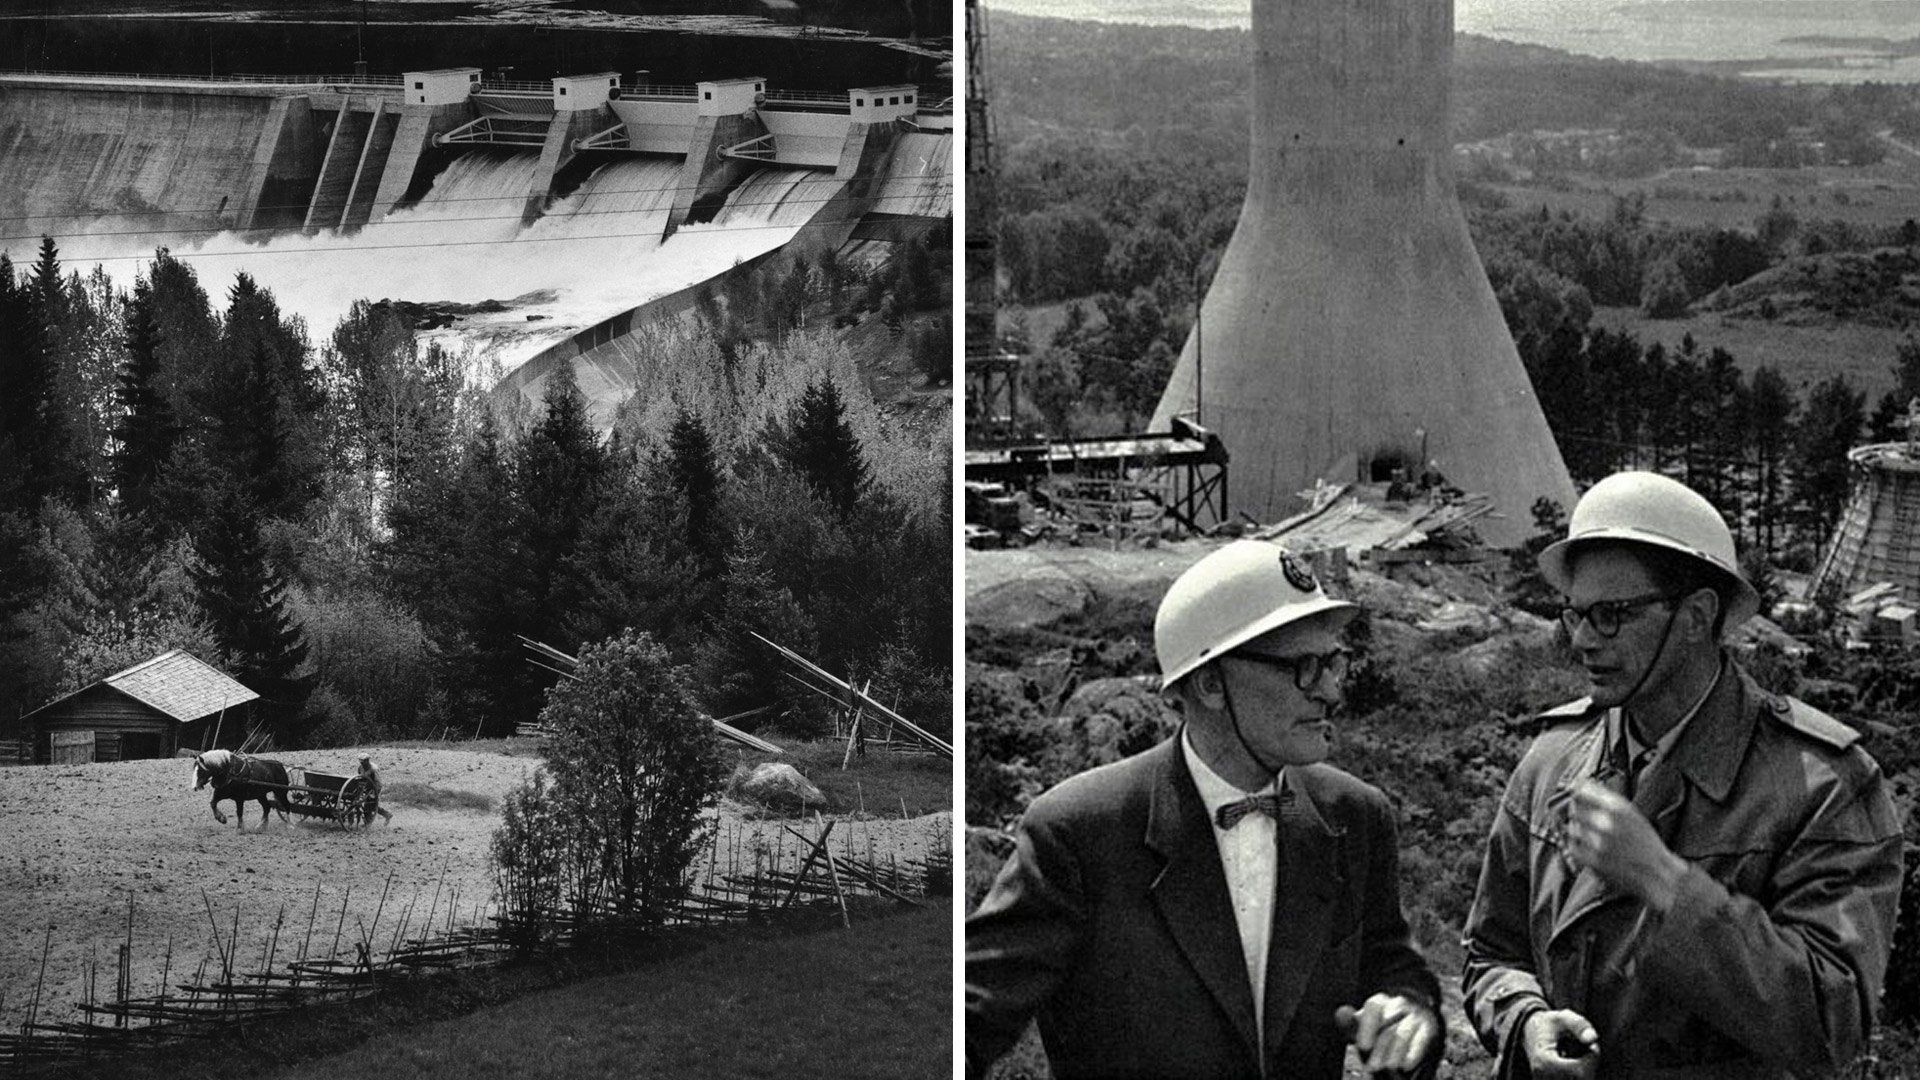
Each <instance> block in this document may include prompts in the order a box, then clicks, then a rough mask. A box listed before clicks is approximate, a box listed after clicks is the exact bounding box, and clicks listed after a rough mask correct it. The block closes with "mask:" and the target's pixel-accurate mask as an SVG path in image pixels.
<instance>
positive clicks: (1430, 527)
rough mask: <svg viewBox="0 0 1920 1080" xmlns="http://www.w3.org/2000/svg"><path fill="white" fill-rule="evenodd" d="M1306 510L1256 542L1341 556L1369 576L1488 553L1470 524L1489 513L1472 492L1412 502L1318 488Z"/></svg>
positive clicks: (1368, 491)
mask: <svg viewBox="0 0 1920 1080" xmlns="http://www.w3.org/2000/svg"><path fill="white" fill-rule="evenodd" d="M1302 494H1303V496H1304V497H1306V498H1307V499H1308V501H1309V503H1310V505H1309V508H1308V509H1307V510H1305V511H1303V512H1301V513H1299V514H1296V515H1294V516H1293V517H1290V518H1287V519H1286V520H1284V521H1281V522H1278V523H1276V524H1274V525H1270V526H1267V527H1266V528H1263V529H1260V530H1259V531H1257V532H1256V533H1254V536H1255V537H1256V538H1258V539H1261V540H1270V541H1273V542H1275V543H1279V544H1281V545H1283V546H1285V547H1287V548H1289V549H1291V550H1294V551H1298V552H1302V553H1314V552H1332V551H1341V552H1345V553H1346V555H1347V557H1351V558H1354V559H1357V560H1358V561H1360V562H1361V563H1363V564H1364V565H1367V566H1369V567H1371V568H1373V569H1375V570H1380V571H1384V570H1385V569H1386V568H1388V567H1390V566H1393V565H1395V564H1397V563H1404V562H1477V561H1480V560H1482V559H1485V558H1487V557H1488V555H1489V554H1490V552H1489V550H1488V548H1487V546H1486V544H1485V543H1484V542H1482V540H1481V539H1480V536H1479V534H1478V533H1477V532H1475V531H1474V529H1473V523H1474V522H1475V521H1478V520H1481V519H1483V518H1487V517H1490V516H1492V515H1493V514H1494V504H1493V500H1492V499H1491V498H1489V497H1488V496H1486V495H1483V494H1478V493H1462V494H1450V495H1445V496H1443V495H1440V494H1438V493H1437V492H1436V493H1429V494H1424V495H1421V496H1418V497H1416V498H1413V499H1410V500H1401V499H1397V498H1393V497H1391V495H1392V493H1390V492H1383V489H1380V488H1379V487H1378V486H1377V485H1355V484H1338V485H1327V484H1321V485H1317V486H1316V487H1315V488H1314V489H1313V490H1312V491H1311V492H1303V493H1302Z"/></svg>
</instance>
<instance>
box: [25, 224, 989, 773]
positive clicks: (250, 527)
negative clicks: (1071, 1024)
mask: <svg viewBox="0 0 1920 1080" xmlns="http://www.w3.org/2000/svg"><path fill="white" fill-rule="evenodd" d="M943 235H944V234H942V235H936V236H934V237H930V238H929V239H928V241H926V242H925V243H917V242H916V243H905V244H900V245H896V250H895V252H894V254H893V256H892V257H891V258H890V259H889V261H888V262H886V263H885V264H884V265H881V266H877V267H871V266H866V265H861V264H844V263H842V262H840V261H838V260H836V259H834V258H832V257H831V256H829V257H825V258H822V257H821V256H819V255H813V256H790V257H783V258H781V259H777V260H774V261H772V262H770V263H769V264H768V265H767V266H766V267H763V268H762V269H761V270H760V271H758V272H757V273H756V274H755V275H754V276H753V277H751V278H749V279H747V280H744V281H740V282H738V283H736V284H735V285H733V286H732V287H731V288H730V289H729V290H726V291H723V292H720V293H718V294H716V295H712V296H707V297H704V298H703V300H702V303H701V304H700V305H699V311H698V312H696V313H695V314H693V315H691V316H689V317H687V318H686V319H683V320H681V321H679V322H677V323H675V324H673V325H671V326H662V327H657V328H655V329H654V331H653V333H654V337H653V339H652V344H653V347H654V348H655V350H656V360H657V362H658V363H659V364H660V366H661V367H662V368H664V369H666V370H669V371H671V372H672V373H673V375H672V378H671V379H670V380H669V387H670V388H669V391H668V392H666V393H664V394H659V395H655V396H654V397H653V398H651V399H649V400H647V401H644V402H640V401H636V402H633V403H631V407H630V408H629V409H627V410H626V411H625V413H624V414H623V415H622V416H621V417H620V418H619V420H618V422H617V423H616V425H615V429H614V432H613V435H612V437H611V439H608V438H607V437H605V436H604V434H603V433H600V432H597V431H596V430H595V429H594V428H593V427H592V426H591V425H590V424H589V421H588V416H587V413H586V409H585V405H584V400H583V398H582V396H581V394H580V392H579V389H578V388H577V387H576V386H575V385H574V383H573V380H572V377H571V374H570V369H566V368H562V369H561V374H560V375H559V376H557V377H556V378H554V379H553V380H552V385H551V386H550V387H549V389H548V392H547V394H546V396H545V401H544V406H543V407H542V408H539V409H536V410H534V413H533V415H530V416H526V417H524V418H516V417H513V416H511V415H509V416H507V417H506V418H504V419H503V418H502V417H501V416H500V415H497V414H496V411H495V410H494V409H492V408H489V407H488V406H487V399H486V395H485V393H484V392H483V388H482V387H480V386H478V385H474V384H472V383H470V382H469V381H468V379H467V378H466V375H465V373H464V367H463V364H462V363H461V358H459V357H453V356H449V355H447V354H446V353H445V352H444V351H443V350H441V349H440V348H439V347H438V346H437V345H428V346H422V345H421V344H420V343H419V342H418V341H417V340H416V338H415V335H414V327H413V325H412V323H411V322H410V321H409V319H408V318H407V316H406V313H405V312H403V311H402V310H401V309H400V308H399V307H397V306H394V305H389V304H386V303H384V302H370V301H361V302H359V303H356V304H355V305H354V306H353V308H352V310H351V312H350V313H349V314H348V315H347V316H346V317H345V318H343V319H341V320H340V321H339V323H338V324H337V325H335V326H333V327H329V328H325V329H324V330H319V331H318V332H316V331H315V328H310V327H308V326H306V325H305V324H304V323H303V321H302V320H300V319H299V318H297V317H289V316H287V315H286V314H285V313H283V312H282V311H281V310H280V309H279V307H278V305H277V304H276V302H275V300H274V298H273V296H272V295H271V293H269V292H267V291H265V290H263V289H261V288H260V287H259V286H257V285H256V284H255V283H254V282H253V281H252V280H251V279H250V278H248V277H247V276H246V275H244V274H242V275H240V276H239V277H238V278H236V279H235V280H234V281H232V282H203V281H201V280H200V278H199V276H198V274H196V272H195V271H194V269H193V267H192V266H191V265H190V264H189V263H187V262H184V261H182V260H180V259H177V258H175V257H173V256H172V255H170V254H169V253H167V252H166V251H161V252H159V253H157V254H156V256H155V257H154V259H153V260H152V261H151V262H150V263H148V264H146V265H145V266H143V267H142V268H141V269H140V272H139V274H138V276H137V279H135V280H133V281H131V282H125V281H112V280H109V279H108V278H107V277H105V276H104V275H103V274H100V273H98V272H95V273H94V274H92V275H91V276H88V277H84V278H83V277H81V276H79V275H77V274H74V273H69V272H67V271H65V270H63V268H62V266H61V263H60V260H59V252H58V246H57V244H56V242H55V241H53V240H52V239H49V240H47V241H46V243H45V244H44V245H43V247H42V250H41V257H40V258H39V260H38V261H37V262H36V263H35V265H33V266H31V267H26V268H16V267H14V266H13V265H12V264H11V263H10V262H8V261H7V260H6V259H4V258H0V717H5V718H6V719H7V720H9V721H10V720H12V718H14V717H16V716H18V715H19V714H20V713H22V712H24V711H26V710H28V709H32V708H34V707H36V706H38V705H40V704H41V703H43V702H45V701H47V700H49V699H50V698H52V697H54V696H56V695H58V694H60V693H64V692H67V691H70V690H73V689H75V688H77V687H80V686H84V685H86V684H87V683H88V682H90V681H92V680H94V679H96V678H99V677H100V676H102V675H105V674H108V673H111V672H113V671H116V670H119V669H120V668H123V667H126V666H128V665H131V664H133V663H136V662H138V661H140V660H144V659H146V658H148V657H150V656H152V655H154V654H156V653H157V652H159V651H162V650H164V649H168V648H186V649H189V650H191V651H192V652H194V653H195V654H196V655H198V656H199V657H201V658H202V659H204V660H207V661H209V662H211V663H214V664H216V665H217V666H220V667H223V668H225V669H227V670H228V671H230V672H232V673H233V674H234V675H235V676H236V677H237V678H239V679H240V680H241V681H242V682H244V683H245V684H247V685H248V686H249V687H251V688H253V689H254V690H256V691H257V692H259V693H260V694H261V696H262V697H263V698H264V699H266V700H265V702H264V703H263V704H262V705H261V706H260V707H259V710H258V712H257V713H256V714H255V716H254V717H253V718H252V722H254V723H259V724H264V725H265V726H266V727H267V730H268V731H270V732H271V733H272V734H273V735H274V737H275V738H276V740H277V741H278V742H279V743H280V744H281V745H283V746H284V745H288V744H293V745H302V744H304V745H341V744H347V743H352V742H363V741H368V740H373V739H379V738H396V737H441V736H466V737H471V736H475V735H487V734H491V735H501V734H508V733H511V732H512V730H513V728H514V725H515V724H517V723H520V722H526V721H531V720H533V719H534V717H535V715H536V713H537V712H538V710H539V707H540V703H541V699H542V696H543V694H544V691H545V688H546V686H547V685H548V684H549V683H550V682H551V681H552V678H553V676H552V675H551V674H550V673H548V672H545V671H542V670H540V669H538V668H536V667H534V666H532V665H531V664H529V663H527V662H526V659H525V655H526V654H525V652H524V650H523V649H522V648H521V647H520V645H519V642H518V639H517V635H525V636H527V637H531V638H535V639H538V640H542V641H546V642H548V643H550V644H553V645H555V646H557V647H559V648H561V649H564V650H568V651H577V650H578V649H579V648H580V647H581V646H582V645H583V644H585V643H589V642H594V641H598V640H601V639H603V638H607V637H610V636H612V635H614V634H617V633H618V632H620V631H621V630H622V629H623V628H629V627H631V628H635V629H639V630H644V631H647V632H650V633H652V634H653V635H655V637H656V638H657V639H658V640H660V641H661V642H663V643H665V644H666V645H667V647H668V648H669V649H670V650H671V652H672V655H673V659H674V662H676V663H678V664H682V665H686V666H687V667H688V668H690V669H691V671H692V673H693V682H694V685H695V686H697V687H698V693H699V695H700V699H701V704H702V706H703V707H704V708H706V709H707V710H708V711H710V712H711V713H713V714H714V715H716V716H718V715H725V714H729V713H733V712H738V711H741V710H745V709H750V708H755V709H757V708H759V707H761V706H774V708H773V709H771V710H769V712H768V714H767V715H770V716H784V717H785V719H783V720H782V721H781V722H782V723H783V724H786V725H789V726H791V727H796V728H802V729H804V728H807V727H810V726H812V725H814V724H817V723H819V722H820V721H821V719H822V716H821V714H820V713H819V711H818V710H819V707H818V706H817V705H815V704H813V702H812V701H803V700H802V698H803V697H810V695H806V693H805V691H804V690H803V689H801V688H799V687H797V686H795V685H794V684H793V683H792V682H791V681H790V680H786V679H783V678H782V677H781V676H780V674H779V671H778V670H777V664H776V663H775V662H774V661H773V658H772V657H771V656H770V655H769V654H768V653H767V651H766V650H765V647H764V646H762V645H760V644H759V643H758V642H756V641H754V640H753V638H752V637H751V634H752V633H753V632H758V633H761V634H764V635H766V636H767V637H770V638H772V639H773V640H776V641H779V642H780V643H781V644H783V645H787V646H789V647H791V648H795V649H798V650H800V651H801V652H803V653H806V654H808V655H810V656H812V657H813V658H814V659H815V660H816V661H817V662H819V663H821V664H822V665H824V666H826V667H827V668H829V669H830V670H833V671H835V672H836V673H841V674H844V675H846V676H847V677H849V678H852V679H856V680H859V681H861V682H863V683H864V682H865V681H866V680H871V681H872V686H873V692H874V693H875V694H876V696H878V695H882V694H884V695H885V697H886V698H887V699H888V700H897V701H898V702H899V709H900V711H901V712H902V713H904V714H907V715H909V716H915V717H918V718H919V719H920V721H921V722H922V723H925V724H928V725H929V726H933V727H935V728H939V727H941V726H942V721H941V719H940V718H941V717H943V716H945V715H947V710H948V704H947V703H948V701H949V700H950V690H949V686H950V674H949V667H950V665H949V660H948V649H949V646H948V640H949V636H948V635H949V629H948V627H949V620H950V618H951V615H950V612H951V608H950V606H949V603H950V601H949V596H948V591H949V590H948V581H949V580H950V578H949V561H948V554H947V553H948V551H949V547H948V539H947V537H948V532H949V513H948V495H947V492H948V490H949V488H948V483H949V481H948V467H949V466H948V462H949V459H950V458H949V453H948V449H947V448H948V445H949V443H948V440H947V438H946V426H945V421H944V416H939V417H936V418H935V419H934V420H933V421H931V422H929V421H927V420H925V419H924V418H923V419H922V420H920V421H919V422H917V423H912V424H908V423H902V422H898V421H896V420H894V419H891V418H890V416H889V414H888V412H887V410H886V409H885V408H884V407H883V403H878V402H876V401H875V400H874V399H873V397H872V395H871V394H870V393H869V390H868V381H867V378H866V375H865V373H863V372H862V371H860V370H859V369H858V368H857V366H856V364H855V363H854V360H853V355H852V353H851V352H850V351H849V349H848V347H847V345H846V344H845V342H844V340H843V339H844V337H845V336H847V335H849V334H855V333H859V332H860V331H861V330H862V329H863V324H866V323H874V324H876V325H884V328H883V329H880V330H879V331H878V332H879V334H880V335H881V338H882V340H889V341H891V342H892V346H891V348H892V350H893V351H894V352H897V353H899V354H900V355H901V356H906V355H908V354H910V353H911V354H913V355H920V356H923V357H924V356H926V354H927V350H926V348H925V342H924V340H922V339H924V338H925V337H926V336H927V335H928V334H935V335H937V334H939V333H940V331H939V329H938V327H939V325H940V320H941V319H942V318H944V314H943V313H944V311H945V309H946V306H947V304H948V300H947V297H948V296H949V295H950V293H949V291H948V287H947V285H946V282H947V281H948V280H950V277H951V267H950V265H948V264H949V261H950V256H949V255H948V254H947V252H946V248H945V246H944V241H943ZM900 366H901V367H906V366H907V365H905V364H902V365H900ZM925 370H926V374H927V376H928V377H929V378H941V377H944V370H943V369H942V366H941V363H939V362H933V361H931V360H930V361H928V363H927V366H926V368H925ZM815 700H817V699H815Z"/></svg>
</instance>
